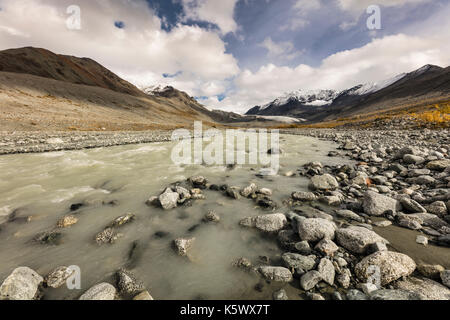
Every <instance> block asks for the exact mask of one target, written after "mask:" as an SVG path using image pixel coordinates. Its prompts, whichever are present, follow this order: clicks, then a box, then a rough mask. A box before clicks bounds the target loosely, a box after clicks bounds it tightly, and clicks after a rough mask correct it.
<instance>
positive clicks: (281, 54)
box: [259, 37, 301, 60]
mask: <svg viewBox="0 0 450 320" xmlns="http://www.w3.org/2000/svg"><path fill="white" fill-rule="evenodd" d="M259 46H261V47H263V48H265V49H267V54H268V56H269V57H271V58H279V59H286V60H292V59H294V58H296V57H298V56H299V55H300V54H301V52H296V51H295V47H294V45H293V44H292V43H291V42H289V41H285V42H274V41H273V40H272V38H271V37H267V38H266V39H265V40H264V41H263V42H261V43H260V44H259Z"/></svg>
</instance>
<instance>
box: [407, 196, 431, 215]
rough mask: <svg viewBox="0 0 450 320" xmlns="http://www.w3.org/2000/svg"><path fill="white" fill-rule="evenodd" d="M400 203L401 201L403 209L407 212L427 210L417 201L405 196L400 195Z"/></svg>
mask: <svg viewBox="0 0 450 320" xmlns="http://www.w3.org/2000/svg"><path fill="white" fill-rule="evenodd" d="M400 203H401V205H402V207H403V209H404V210H406V211H407V212H409V213H421V212H427V210H426V209H425V208H424V207H422V206H421V205H420V204H419V203H418V202H417V201H414V200H412V199H409V198H407V197H402V198H401V199H400Z"/></svg>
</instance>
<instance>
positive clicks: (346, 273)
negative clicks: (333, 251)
mask: <svg viewBox="0 0 450 320" xmlns="http://www.w3.org/2000/svg"><path fill="white" fill-rule="evenodd" d="M351 279H352V278H351V272H350V270H349V269H343V270H342V272H341V273H340V274H338V275H337V277H336V281H337V283H338V284H339V285H340V286H341V287H342V288H344V289H347V288H348V287H350V283H351Z"/></svg>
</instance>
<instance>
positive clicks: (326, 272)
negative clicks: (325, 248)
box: [317, 258, 336, 286]
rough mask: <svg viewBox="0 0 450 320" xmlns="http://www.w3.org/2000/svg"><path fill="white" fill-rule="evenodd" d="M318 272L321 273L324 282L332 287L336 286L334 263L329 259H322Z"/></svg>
mask: <svg viewBox="0 0 450 320" xmlns="http://www.w3.org/2000/svg"><path fill="white" fill-rule="evenodd" d="M317 271H318V272H319V273H320V276H321V278H322V280H323V281H325V282H326V283H328V284H329V285H330V286H332V285H333V284H334V277H335V275H336V270H335V269H334V265H333V262H331V261H330V260H328V259H327V258H322V259H321V260H320V263H319V266H318V267H317Z"/></svg>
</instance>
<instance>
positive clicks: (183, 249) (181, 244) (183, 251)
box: [174, 238, 195, 257]
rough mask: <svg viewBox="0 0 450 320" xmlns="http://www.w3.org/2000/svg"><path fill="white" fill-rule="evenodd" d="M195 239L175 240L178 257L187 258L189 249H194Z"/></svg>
mask: <svg viewBox="0 0 450 320" xmlns="http://www.w3.org/2000/svg"><path fill="white" fill-rule="evenodd" d="M194 241H195V238H178V239H175V240H174V245H175V249H176V251H177V253H178V255H180V256H182V257H185V256H187V255H188V251H189V249H191V248H192V245H193V244H194Z"/></svg>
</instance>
